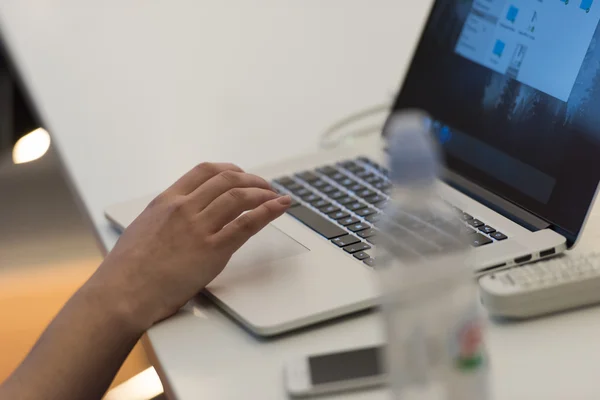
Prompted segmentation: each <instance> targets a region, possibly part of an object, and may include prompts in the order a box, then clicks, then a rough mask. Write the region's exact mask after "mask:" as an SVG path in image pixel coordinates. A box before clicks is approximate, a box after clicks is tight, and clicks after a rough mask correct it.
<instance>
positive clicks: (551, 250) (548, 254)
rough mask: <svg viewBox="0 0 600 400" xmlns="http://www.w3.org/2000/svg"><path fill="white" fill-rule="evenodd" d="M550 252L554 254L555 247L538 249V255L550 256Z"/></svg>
mask: <svg viewBox="0 0 600 400" xmlns="http://www.w3.org/2000/svg"><path fill="white" fill-rule="evenodd" d="M552 254H556V250H555V249H548V250H544V251H540V257H548V256H551V255H552Z"/></svg>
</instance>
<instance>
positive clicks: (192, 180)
mask: <svg viewBox="0 0 600 400" xmlns="http://www.w3.org/2000/svg"><path fill="white" fill-rule="evenodd" d="M223 171H236V172H244V171H243V170H242V169H241V168H240V167H238V166H237V165H234V164H229V163H202V164H198V165H196V166H195V167H194V168H192V169H191V170H190V171H188V172H187V173H186V174H185V175H183V176H182V177H181V178H179V179H178V180H177V182H175V183H174V184H173V185H171V187H169V188H168V189H167V190H166V191H165V193H169V194H173V195H188V194H190V193H192V192H193V191H194V190H196V188H198V187H199V186H200V185H202V184H203V183H204V182H206V181H208V180H209V179H210V178H212V177H213V176H215V175H218V174H220V173H221V172H223Z"/></svg>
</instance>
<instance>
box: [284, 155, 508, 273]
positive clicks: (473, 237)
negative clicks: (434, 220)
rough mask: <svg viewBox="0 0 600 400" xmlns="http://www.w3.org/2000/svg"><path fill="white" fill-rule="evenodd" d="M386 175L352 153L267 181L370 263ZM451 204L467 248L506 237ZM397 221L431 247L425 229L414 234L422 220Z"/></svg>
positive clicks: (297, 214)
mask: <svg viewBox="0 0 600 400" xmlns="http://www.w3.org/2000/svg"><path fill="white" fill-rule="evenodd" d="M388 175H389V173H388V171H387V169H386V168H384V167H382V166H381V165H379V164H377V163H376V162H374V161H372V160H370V159H368V158H366V157H358V158H357V159H355V160H348V161H343V162H340V163H338V164H335V165H326V166H322V167H319V168H316V169H315V170H312V171H303V172H299V173H297V174H294V175H291V176H284V177H280V178H278V179H275V180H274V182H273V186H274V188H275V189H277V190H278V191H279V192H280V193H286V194H289V195H290V196H291V197H292V206H291V207H290V208H289V210H288V214H290V215H291V216H293V217H294V218H296V219H297V220H298V221H300V222H302V223H303V224H305V225H306V226H308V227H309V228H311V229H312V230H314V231H315V232H317V233H318V234H320V235H321V236H323V237H324V238H325V239H327V240H330V241H331V242H332V244H334V245H335V246H337V247H339V248H340V250H342V251H344V252H346V253H348V254H351V255H352V256H354V258H355V259H357V260H360V261H362V262H364V263H365V264H366V265H368V266H370V267H372V266H373V265H374V263H375V260H374V258H373V257H372V256H371V252H370V251H371V250H372V246H373V245H375V243H376V240H377V236H378V233H379V231H378V230H377V228H376V226H375V225H376V223H377V221H378V220H379V219H380V218H381V216H382V213H383V210H384V208H385V206H386V205H387V202H388V200H389V194H390V190H391V187H392V185H391V182H390V181H389V179H388ZM453 207H454V206H453ZM454 208H455V209H456V210H457V211H458V212H459V213H460V214H459V215H461V216H462V219H463V221H464V222H465V225H464V227H463V232H462V234H463V235H464V236H465V237H466V238H467V240H468V241H469V243H470V244H471V245H472V246H473V247H480V246H485V245H489V244H491V243H494V242H497V241H501V240H505V239H507V236H506V235H504V234H503V233H502V232H499V231H497V230H496V229H494V228H493V227H491V226H490V225H487V224H486V223H485V222H483V221H481V220H479V219H477V218H475V217H473V216H472V215H469V214H467V213H465V212H463V211H461V210H459V209H458V208H456V207H454ZM403 226H405V227H406V226H408V227H410V230H411V232H412V233H414V234H413V235H411V237H414V239H415V245H416V246H417V247H422V248H433V247H435V246H436V245H435V244H434V243H432V242H428V241H427V239H425V238H424V236H425V237H427V235H426V234H420V233H422V232H424V231H425V230H427V224H426V223H425V222H423V221H421V220H419V219H418V218H414V217H411V216H410V215H407V216H406V222H405V223H404V222H403ZM411 245H412V244H411Z"/></svg>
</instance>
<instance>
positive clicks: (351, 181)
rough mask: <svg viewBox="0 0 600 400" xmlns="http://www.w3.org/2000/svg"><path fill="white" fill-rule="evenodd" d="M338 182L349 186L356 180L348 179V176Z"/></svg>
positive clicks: (354, 183)
mask: <svg viewBox="0 0 600 400" xmlns="http://www.w3.org/2000/svg"><path fill="white" fill-rule="evenodd" d="M339 184H340V185H342V186H345V187H347V188H349V187H350V186H354V185H356V181H355V180H354V179H350V178H348V177H346V178H344V179H342V180H340V181H339Z"/></svg>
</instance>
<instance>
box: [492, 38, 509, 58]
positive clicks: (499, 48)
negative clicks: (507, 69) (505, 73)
mask: <svg viewBox="0 0 600 400" xmlns="http://www.w3.org/2000/svg"><path fill="white" fill-rule="evenodd" d="M505 47H506V43H504V42H503V41H502V40H496V44H495V45H494V50H492V53H494V54H495V55H497V56H498V57H502V53H504V48H505Z"/></svg>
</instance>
